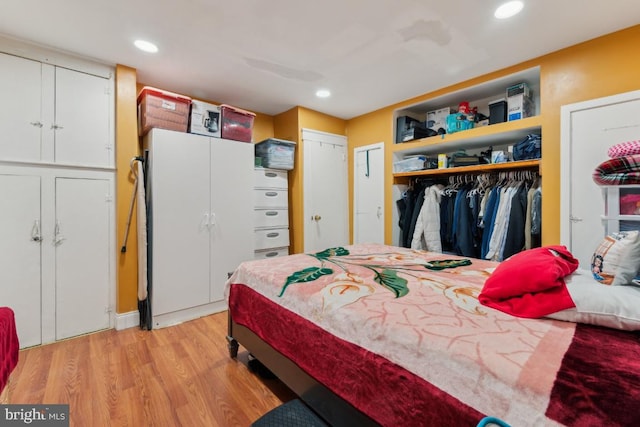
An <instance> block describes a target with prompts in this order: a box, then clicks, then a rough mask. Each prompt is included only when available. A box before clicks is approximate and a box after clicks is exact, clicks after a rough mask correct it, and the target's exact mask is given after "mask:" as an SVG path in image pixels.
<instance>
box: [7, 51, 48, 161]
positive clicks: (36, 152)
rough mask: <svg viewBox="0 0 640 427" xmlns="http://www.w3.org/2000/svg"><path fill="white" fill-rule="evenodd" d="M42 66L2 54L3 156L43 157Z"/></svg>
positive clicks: (26, 158) (21, 158) (15, 158)
mask: <svg viewBox="0 0 640 427" xmlns="http://www.w3.org/2000/svg"><path fill="white" fill-rule="evenodd" d="M41 72H42V66H41V64H40V63H39V62H37V61H31V60H28V59H23V58H19V57H17V56H13V55H7V54H4V53H0V94H2V102H0V133H1V134H2V137H0V159H1V160H13V161H35V162H38V161H40V160H41V158H42V157H41V156H42V153H41V142H42V132H43V127H44V123H43V121H44V120H43V119H42V115H41V96H42V82H41V78H42V77H41Z"/></svg>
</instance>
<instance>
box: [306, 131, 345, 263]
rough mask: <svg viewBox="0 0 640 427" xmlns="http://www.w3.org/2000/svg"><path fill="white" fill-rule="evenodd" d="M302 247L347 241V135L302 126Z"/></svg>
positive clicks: (320, 247) (310, 248)
mask: <svg viewBox="0 0 640 427" xmlns="http://www.w3.org/2000/svg"><path fill="white" fill-rule="evenodd" d="M302 138H303V150H304V219H305V228H304V250H305V252H311V251H321V250H324V249H327V248H331V247H334V246H344V245H348V244H349V181H348V177H347V138H346V137H344V136H341V135H333V134H328V133H324V132H317V131H313V130H307V129H304V130H303V134H302Z"/></svg>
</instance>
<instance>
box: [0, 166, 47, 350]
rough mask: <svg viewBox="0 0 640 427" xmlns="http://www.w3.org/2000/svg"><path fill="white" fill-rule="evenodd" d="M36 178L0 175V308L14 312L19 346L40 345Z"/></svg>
mask: <svg viewBox="0 0 640 427" xmlns="http://www.w3.org/2000/svg"><path fill="white" fill-rule="evenodd" d="M40 187H41V186H40V177H39V176H19V175H5V174H0V200H2V209H0V305H2V306H6V307H10V308H11V309H12V310H13V311H14V313H15V319H16V328H17V330H18V339H19V341H20V347H21V348H24V347H30V346H34V345H38V344H40V343H41V342H42V334H41V322H42V320H41V319H42V317H41V312H40V306H41V303H42V290H41V252H40V244H41V243H40V242H41V236H42V225H41V223H40V218H41V214H40Z"/></svg>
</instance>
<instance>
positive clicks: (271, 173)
mask: <svg viewBox="0 0 640 427" xmlns="http://www.w3.org/2000/svg"><path fill="white" fill-rule="evenodd" d="M264 176H266V177H267V178H275V177H276V176H278V174H277V173H275V172H265V173H264Z"/></svg>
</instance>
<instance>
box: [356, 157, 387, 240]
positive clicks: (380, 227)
mask: <svg viewBox="0 0 640 427" xmlns="http://www.w3.org/2000/svg"><path fill="white" fill-rule="evenodd" d="M354 155H355V156H354V157H355V159H354V163H355V170H354V177H353V194H354V197H353V199H354V200H353V210H354V216H353V243H380V244H383V243H384V176H385V172H384V145H383V144H373V145H368V146H366V147H360V148H357V149H356V150H354Z"/></svg>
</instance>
